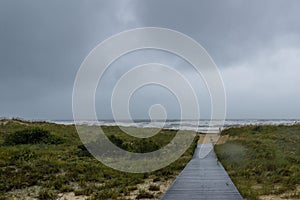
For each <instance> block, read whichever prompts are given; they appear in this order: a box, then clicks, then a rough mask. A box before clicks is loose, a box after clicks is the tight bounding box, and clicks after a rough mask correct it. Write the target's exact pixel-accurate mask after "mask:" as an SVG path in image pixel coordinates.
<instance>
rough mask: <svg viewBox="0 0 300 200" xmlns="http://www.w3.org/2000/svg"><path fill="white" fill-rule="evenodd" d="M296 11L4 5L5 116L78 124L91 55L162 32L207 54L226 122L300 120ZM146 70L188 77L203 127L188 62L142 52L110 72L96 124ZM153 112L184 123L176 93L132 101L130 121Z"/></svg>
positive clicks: (199, 1)
mask: <svg viewBox="0 0 300 200" xmlns="http://www.w3.org/2000/svg"><path fill="white" fill-rule="evenodd" d="M299 7H300V1H298V0H289V1H286V0H265V1H260V0H252V1H248V0H226V1H219V0H188V1H183V0H164V1H161V0H151V1H147V0H106V1H104V0H90V1H87V0H64V1H61V0H52V1H41V0H26V1H17V0H1V1H0V94H1V96H0V117H21V118H25V119H53V120H54V119H72V91H73V84H74V81H75V77H76V73H77V71H78V69H79V67H80V65H81V63H82V62H83V60H84V59H85V57H86V56H87V55H88V54H89V52H90V51H91V50H92V49H93V48H94V47H95V46H96V45H98V44H99V43H100V42H102V41H103V40H105V39H107V38H108V37H110V36H112V35H114V34H117V33H119V32H121V31H126V30H129V29H133V28H141V27H163V28H168V29H173V30H176V31H180V32H182V33H184V34H186V35H188V36H190V37H192V38H193V39H194V40H196V41H197V42H198V43H200V44H201V45H202V46H203V47H204V48H205V49H206V50H207V52H208V53H209V54H210V56H211V57H212V59H213V60H214V62H215V63H216V65H217V66H218V68H219V70H220V73H221V75H222V78H223V81H224V86H225V89H226V96H227V103H226V105H227V118H228V119H254V118H255V119H256V118H259V119H278V118H281V119H282V118H286V119H296V118H297V119H299V118H300V108H299V102H300V78H299V75H300V12H299ZM147 62H158V63H163V64H168V65H171V66H173V67H174V68H176V69H178V70H179V71H180V72H181V73H182V74H184V76H185V77H187V79H189V80H190V82H191V84H192V85H193V87H194V88H195V90H196V92H197V96H198V97H199V98H200V99H201V103H200V104H201V105H199V106H200V109H201V116H202V118H209V117H210V114H211V112H210V110H211V106H210V104H209V103H210V99H209V94H208V91H207V89H206V88H205V84H204V83H203V80H201V77H199V76H198V75H197V74H196V73H195V72H194V71H193V70H191V66H189V63H186V62H185V61H184V60H182V59H181V58H178V57H176V56H175V55H173V54H170V53H167V52H162V51H158V50H144V51H140V52H139V51H137V52H133V53H131V54H129V55H125V56H123V57H121V58H120V59H118V60H117V61H116V62H115V63H113V64H112V66H111V67H110V69H109V70H108V71H107V72H106V74H105V77H104V78H103V80H102V84H101V83H100V84H99V86H98V89H97V94H96V108H97V115H98V117H99V119H111V118H112V115H111V110H110V97H111V92H112V89H113V87H114V85H115V84H116V82H117V80H118V79H119V78H120V77H121V76H122V74H123V73H125V72H126V71H128V70H129V69H131V68H132V67H133V66H135V65H138V64H143V63H147ZM158 73H159V72H158ZM199 80H200V81H199ZM178 87H180V86H178ZM154 104H161V105H163V106H165V109H166V112H167V116H168V118H170V119H171V118H178V117H179V116H180V108H179V107H178V106H179V104H178V101H177V100H176V98H175V97H174V95H172V94H171V93H170V91H167V90H166V89H164V88H161V87H158V86H147V87H144V88H141V89H139V90H138V91H136V93H135V94H134V95H133V96H132V99H131V100H130V112H131V115H132V117H133V118H141V119H143V118H147V117H149V115H148V114H149V113H148V111H149V108H150V107H151V105H154Z"/></svg>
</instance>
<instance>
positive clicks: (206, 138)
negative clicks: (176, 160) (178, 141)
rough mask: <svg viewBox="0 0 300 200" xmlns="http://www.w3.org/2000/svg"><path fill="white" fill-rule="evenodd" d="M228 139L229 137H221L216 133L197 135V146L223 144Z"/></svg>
mask: <svg viewBox="0 0 300 200" xmlns="http://www.w3.org/2000/svg"><path fill="white" fill-rule="evenodd" d="M228 139H229V135H222V136H220V134H218V133H209V134H199V140H198V144H209V143H212V144H224V143H225V142H226V141H227V140H228Z"/></svg>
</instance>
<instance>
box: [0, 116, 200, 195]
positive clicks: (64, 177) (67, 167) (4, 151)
mask: <svg viewBox="0 0 300 200" xmlns="http://www.w3.org/2000/svg"><path fill="white" fill-rule="evenodd" d="M102 128H103V130H104V132H105V134H106V135H107V136H108V137H109V138H110V140H111V141H112V142H113V143H115V144H116V145H118V146H120V147H122V148H124V149H126V150H128V151H132V152H149V151H153V150H155V149H157V148H160V147H162V146H164V145H166V144H167V143H168V142H169V141H170V140H171V139H172V138H173V137H174V136H175V134H176V131H172V130H161V132H160V133H159V134H157V135H156V136H154V137H151V138H149V139H147V140H146V139H135V138H133V137H131V136H128V135H126V134H125V133H123V132H122V131H121V130H120V129H119V127H116V126H104V127H102ZM136 130H137V131H138V129H137V128H136ZM187 134H193V133H192V132H187ZM32 138H34V140H32ZM196 144H197V137H196V138H195V140H194V142H193V144H192V145H191V147H190V148H189V149H188V150H187V151H186V152H185V153H184V154H183V155H182V156H181V157H180V158H179V159H178V160H177V161H175V162H173V163H172V164H171V165H169V166H167V167H165V168H163V169H160V170H157V171H154V172H149V173H142V174H141V173H140V174H139V173H125V172H120V171H117V170H114V169H111V168H109V167H107V166H105V165H103V164H102V163H100V162H99V161H98V160H96V159H95V158H94V157H92V156H91V155H90V154H89V152H88V151H87V150H86V149H85V148H84V146H83V144H82V142H81V140H80V139H79V137H78V134H77V132H76V129H75V126H74V125H60V124H54V123H48V122H28V121H23V120H16V119H14V120H7V119H3V120H0V199H12V198H13V197H16V199H23V198H26V197H31V198H36V199H57V198H59V197H64V196H63V195H64V194H70V193H72V195H75V196H78V197H83V199H84V198H88V199H109V198H111V199H135V198H144V197H149V198H152V199H159V198H160V196H161V195H162V193H163V192H164V191H165V190H166V188H167V186H168V184H170V183H171V182H172V180H174V178H175V177H176V176H177V175H178V174H179V173H180V172H181V170H182V169H183V168H184V167H185V165H186V164H187V163H188V162H189V160H190V159H191V158H192V155H193V152H194V149H195V148H196ZM160 186H161V187H160Z"/></svg>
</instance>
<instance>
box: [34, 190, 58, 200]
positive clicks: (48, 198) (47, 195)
mask: <svg viewBox="0 0 300 200" xmlns="http://www.w3.org/2000/svg"><path fill="white" fill-rule="evenodd" d="M56 197H57V195H56V194H55V192H54V191H53V190H51V189H42V190H41V191H40V192H39V195H38V198H39V199H44V200H54V199H56Z"/></svg>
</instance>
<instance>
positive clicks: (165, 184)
mask: <svg viewBox="0 0 300 200" xmlns="http://www.w3.org/2000/svg"><path fill="white" fill-rule="evenodd" d="M174 180H175V177H174V178H172V179H169V180H167V181H165V180H162V181H153V179H152V178H149V179H147V180H145V182H144V183H141V184H138V185H137V189H136V190H134V191H132V192H130V194H129V195H127V196H124V198H125V199H136V197H137V195H138V194H139V191H140V190H144V191H146V192H148V193H151V194H152V195H153V196H154V198H151V199H154V200H158V199H160V198H161V197H162V195H163V194H164V193H165V192H166V191H167V189H168V188H169V187H170V186H171V184H172V183H173V182H174ZM150 185H156V186H159V191H150V190H149V187H150Z"/></svg>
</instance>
